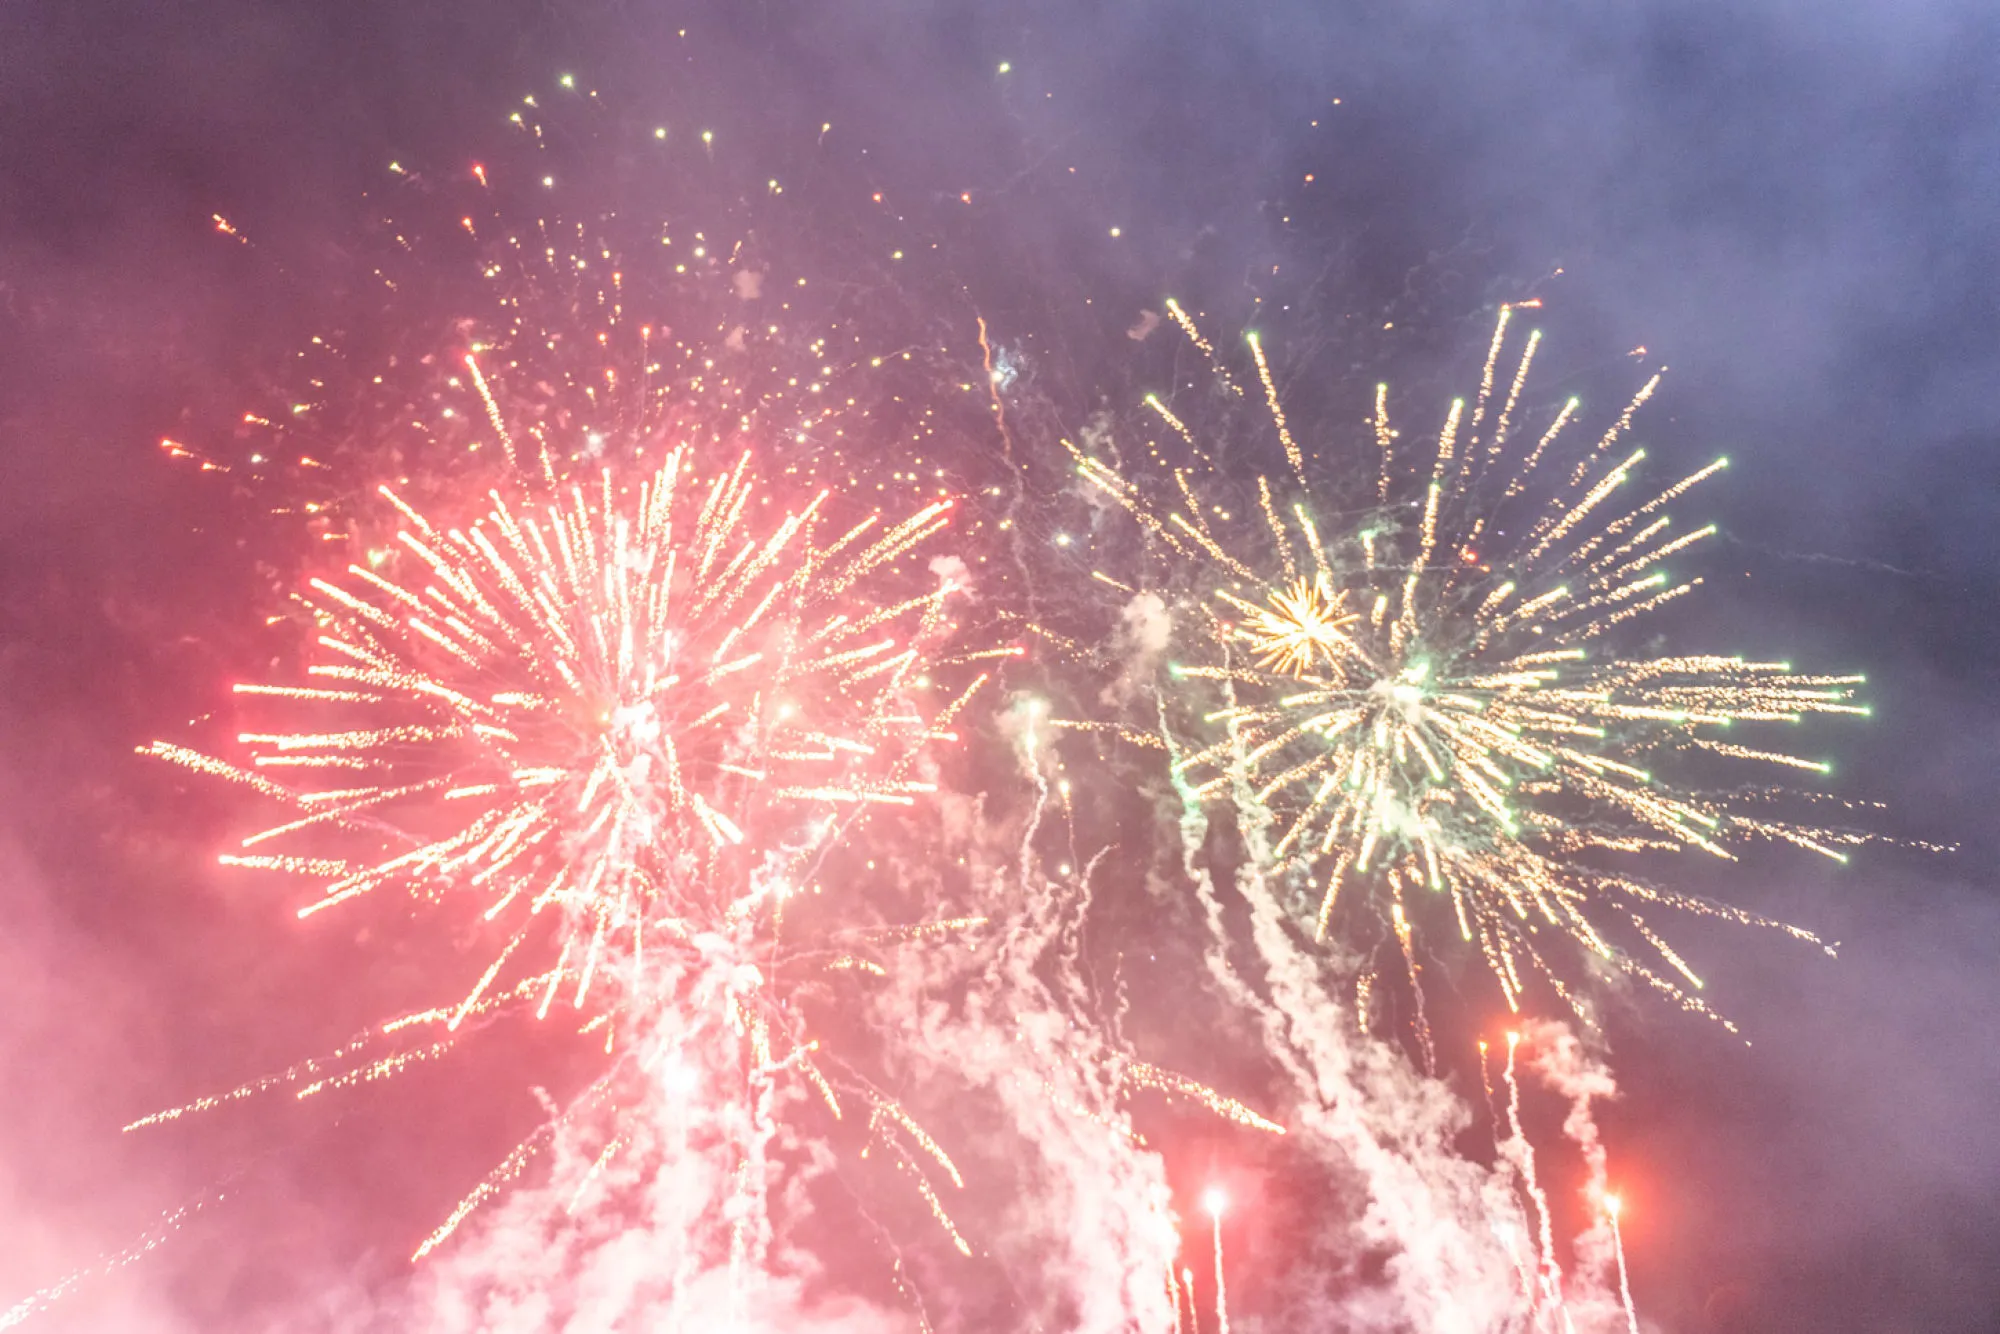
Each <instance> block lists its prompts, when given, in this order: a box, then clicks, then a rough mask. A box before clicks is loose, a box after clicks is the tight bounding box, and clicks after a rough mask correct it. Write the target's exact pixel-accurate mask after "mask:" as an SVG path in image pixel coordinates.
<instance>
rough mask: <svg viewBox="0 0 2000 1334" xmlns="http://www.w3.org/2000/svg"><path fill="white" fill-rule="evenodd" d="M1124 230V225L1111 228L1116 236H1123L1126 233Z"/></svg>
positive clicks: (1112, 233)
mask: <svg viewBox="0 0 2000 1334" xmlns="http://www.w3.org/2000/svg"><path fill="white" fill-rule="evenodd" d="M1124 231H1125V229H1124V228H1123V227H1113V228H1112V229H1111V235H1112V236H1114V237H1117V236H1121V235H1123V234H1124Z"/></svg>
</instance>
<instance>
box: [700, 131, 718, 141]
mask: <svg viewBox="0 0 2000 1334" xmlns="http://www.w3.org/2000/svg"><path fill="white" fill-rule="evenodd" d="M701 141H702V142H703V143H705V144H712V143H714V142H715V131H714V130H703V131H702V132H701Z"/></svg>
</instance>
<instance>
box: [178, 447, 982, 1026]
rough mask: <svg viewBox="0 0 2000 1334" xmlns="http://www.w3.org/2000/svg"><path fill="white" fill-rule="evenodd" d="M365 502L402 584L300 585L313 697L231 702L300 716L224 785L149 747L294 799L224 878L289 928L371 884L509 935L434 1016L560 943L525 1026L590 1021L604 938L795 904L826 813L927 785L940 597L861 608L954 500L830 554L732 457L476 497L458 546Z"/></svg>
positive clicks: (676, 932) (675, 936)
mask: <svg viewBox="0 0 2000 1334" xmlns="http://www.w3.org/2000/svg"><path fill="white" fill-rule="evenodd" d="M384 494H385V495H387V496H388V499H389V500H390V501H391V502H392V503H393V504H394V505H395V506H396V508H397V509H398V510H399V511H400V512H401V514H402V517H403V519H404V520H405V524H406V526H405V527H404V528H403V530H402V531H401V532H400V533H399V534H398V535H397V541H398V545H399V547H400V549H401V550H400V554H399V555H398V556H397V558H396V563H397V565H398V566H400V567H401V568H399V569H395V568H392V573H394V574H395V575H396V576H397V577H394V578H392V577H390V576H389V575H385V574H383V573H379V572H378V571H377V570H375V569H372V568H368V567H364V566H360V565H356V566H353V567H350V569H349V570H348V572H347V574H348V578H347V580H346V581H345V582H341V583H335V582H332V581H329V580H324V579H319V580H314V581H313V583H312V594H311V596H310V597H309V598H308V599H306V600H305V601H306V605H307V606H308V607H309V608H310V610H311V611H312V614H313V616H314V618H315V621H316V623H317V628H318V636H317V640H316V643H317V646H318V650H319V651H318V653H317V654H316V655H315V661H314V662H313V663H312V665H311V666H310V667H309V668H308V670H307V675H308V677H309V678H310V681H311V684H307V685H286V684H280V685H246V686H239V687H238V688H237V689H238V691H239V692H240V693H242V694H246V695H250V696H257V697H264V698H269V699H272V700H274V701H277V702H279V703H281V704H282V705H283V706H284V707H285V708H286V709H287V710H288V711H290V712H292V713H293V714H296V713H298V712H300V711H306V712H309V713H310V714H311V716H312V717H313V718H314V720H315V721H314V722H313V723H310V724H301V723H297V722H294V723H292V724H291V725H290V726H288V727H285V728H282V729H273V730H257V731H245V732H244V733H243V734H242V735H241V736H240V737H239V741H240V742H241V743H242V744H243V745H244V746H245V747H247V748H248V750H249V755H250V758H249V763H248V765H247V766H243V767H237V766H233V765H227V764H224V763H222V762H221V761H215V760H209V759H206V758H203V757H196V756H193V755H191V754H190V753H188V752H182V751H178V750H175V749H174V748H170V747H162V748H160V749H161V751H162V753H164V754H167V755H168V756H169V757H170V758H175V759H179V760H182V761H183V762H188V763H193V764H195V766H196V767H199V768H207V769H211V770H220V771H223V772H227V773H230V774H231V775H232V776H236V777H240V778H242V779H244V780H246V781H249V782H251V783H252V784H253V785H254V786H256V787H258V788H259V789H260V790H262V791H264V792H266V793H268V794H270V795H273V796H277V797H279V798H281V799H282V800H284V801H286V802H287V803H288V804H289V805H291V806H292V807H293V808H294V811H295V815H294V818H291V819H288V820H286V821H284V822H282V823H280V824H278V825H276V826H274V827H272V828H270V829H267V830H265V831H263V832H262V833H259V834H256V835H253V836H251V837H250V838H248V839H245V840H244V846H245V851H244V853H242V854H241V855H234V856H230V857H226V858H225V859H224V860H225V861H228V862H231V863H234V864H238V865H248V866H254V867H263V868H267V869H273V870H279V871H287V872H292V873H296V874H303V875H307V876H311V877H314V878H316V879H319V880H320V881H322V885H323V893H322V897H321V898H320V899H319V900H318V901H317V902H316V903H314V904H312V905H310V906H308V907H307V908H306V909H304V910H303V911H302V914H301V915H305V914H307V913H311V912H316V911H318V910H319V909H321V908H325V907H329V906H331V905H333V904H336V903H339V902H341V901H343V900H345V899H349V898H353V897H355V896H357V895H360V894H363V893H366V892H368V891H370V890H373V889H376V888H380V887H383V886H389V885H397V886H401V887H404V888H406V889H409V890H411V891H414V892H419V893H423V894H427V895H434V894H442V893H446V892H461V891H464V890H470V891H473V892H476V893H478V894H480V895H482V896H483V897H484V898H485V899H486V900H487V905H486V907H485V909H484V915H485V917H486V919H487V920H488V921H495V920H504V921H506V922H509V923H511V924H512V938H511V939H509V940H508V941H507V942H506V944H505V945H504V947H503V948H502V950H501V951H500V953H499V955H498V956H497V957H496V958H495V959H494V960H493V963H492V966H491V968H490V969H489V970H488V972H487V974H486V975H485V976H484V977H483V978H481V979H480V981H479V983H478V984H477V985H476V986H475V987H474V988H473V990H472V991H471V992H470V993H469V994H468V995H467V996H466V997H465V999H464V1001H463V1002H462V1003H461V1005H460V1006H459V1008H458V1011H457V1012H456V1014H455V1015H454V1016H453V1023H454V1026H455V1025H456V1022H457V1020H459V1019H462V1018H463V1017H464V1015H465V1014H466V1013H468V1012H469V1011H470V1010H471V1009H472V1008H473V1007H475V1006H476V1005H478V1003H479V1002H480V999H481V997H482V996H483V995H484V994H485V993H486V992H487V990H488V988H489V987H492V986H493V985H494V984H495V982H496V981H497V979H498V978H499V975H500V973H501V970H502V965H503V964H505V962H506V961H507V959H508V958H509V957H510V956H511V955H513V954H514V953H515V951H516V950H517V949H518V948H519V947H521V946H522V945H523V944H524V943H526V942H528V941H529V940H530V939H531V938H545V939H547V940H548V942H549V944H550V946H551V947H552V948H553V951H554V954H555V958H554V960H553V961H552V966H548V971H547V973H546V984H547V995H546V996H545V997H544V999H543V1002H542V1008H543V1010H544V1012H545V1011H546V1008H547V1005H548V999H549V998H550V997H553V995H554V994H555V992H556V990H557V988H558V985H559V984H560V983H562V982H563V981H564V980H565V979H567V980H568V981H569V982H570V983H571V984H573V990H574V999H575V1002H576V1003H577V1004H578V1005H581V1004H583V1003H584V1001H585V1000H586V998H587V996H588V993H589V990H590V987H591V983H592V980H593V977H594V976H595V975H596V973H597V970H598V967H599V964H600V962H601V960H602V958H603V956H604V953H605V951H606V949H607V946H609V945H611V944H612V943H613V942H616V943H617V945H618V948H619V950H620V954H621V957H627V958H629V959H631V960H633V961H638V960H643V959H644V958H645V956H646V954H647V951H648V950H649V949H652V950H655V951H658V950H661V949H666V950H668V951H670V952H671V951H688V950H694V951H696V952H699V953H712V952H713V950H714V947H715V945H716V943H717V942H719V941H720V940H723V939H727V938H730V937H732V936H734V935H736V934H737V932H738V928H739V927H741V926H742V924H743V923H744V922H745V921H746V920H747V919H751V918H754V917H756V916H757V915H759V914H760V913H762V912H764V911H766V910H775V908H776V905H777V904H778V903H780V902H781V901H782V900H783V898H784V897H786V896H787V895H788V894H790V893H792V892H795V891H796V890H797V889H799V888H801V886H800V885H799V884H797V883H796V880H797V874H798V872H799V871H800V869H801V867H802V866H803V865H804V861H805V857H806V854H807V853H808V852H809V851H810V850H812V849H813V848H814V847H816V846H817V845H818V844H820V843H821V842H822V841H823V839H824V837H825V835H826V834H827V832H828V830H829V829H830V828H831V825H832V823H833V821H831V820H830V819H828V818H827V817H828V816H830V815H833V814H835V813H837V812H839V811H840V810H842V809H848V810H852V809H857V808H860V807H863V806H866V805H870V804H892V805H907V804H909V803H910V802H911V801H912V800H913V796H914V794H916V793H918V792H921V791H924V790H927V785H926V784H924V783H922V782H920V781H916V780H915V779H913V778H912V777H911V776H910V772H909V770H910V765H911V762H912V760H913V757H914V756H915V755H916V754H917V752H918V751H919V750H920V749H921V747H922V746H923V745H924V744H925V743H927V742H928V741H929V740H930V739H931V737H932V731H931V727H932V723H931V720H930V713H931V712H932V711H931V710H928V709H926V708H923V707H920V704H919V701H918V698H917V697H918V696H920V695H922V694H923V693H924V690H923V688H922V687H920V686H919V685H918V684H917V681H918V679H919V678H923V679H925V680H926V681H927V679H928V678H925V677H924V673H925V671H926V670H927V669H928V667H929V665H930V658H929V657H928V654H927V648H928V646H929V645H931V644H933V643H934V642H936V641H937V640H938V638H939V637H940V635H941V633H942V632H943V630H944V628H945V623H944V615H945V612H944V608H945V602H946V599H947V597H948V596H949V594H950V592H951V591H952V590H951V588H950V586H949V585H948V584H943V585H939V586H937V587H935V588H934V589H932V590H931V591H929V592H926V593H921V594H918V595H917V596H914V597H905V598H902V599H900V600H896V601H887V602H872V601H868V600H866V599H863V598H858V597H857V596H855V591H856V586H857V585H858V584H860V583H861V582H862V581H864V580H866V579H868V577H869V576H870V575H871V573H873V572H876V571H879V570H882V569H883V568H884V567H886V566H888V565H890V564H891V563H893V562H894V561H895V560H896V559H897V558H898V557H899V556H901V555H903V554H904V553H906V552H907V551H909V550H910V549H911V548H912V547H914V546H915V545H916V544H918V543H919V542H921V541H923V540H924V539H925V538H927V537H930V536H931V535H933V534H935V533H936V532H937V531H938V530H939V529H941V528H942V527H943V526H944V524H945V522H946V515H947V512H948V509H949V503H948V502H938V503H935V504H932V505H930V506H927V507H925V508H923V509H920V510H919V511H917V512H916V513H915V514H913V515H911V516H909V517H908V518H906V519H904V520H902V521H901V522H898V523H890V524H885V523H884V522H883V521H882V520H881V519H880V517H879V516H868V517H865V518H863V519H862V520H861V521H860V522H859V523H856V524H853V525H852V526H850V527H849V528H848V529H846V530H844V531H842V532H839V533H837V534H834V535H833V536H831V538H826V537H823V536H822V534H821V532H820V530H819V528H818V526H817V524H818V521H819V519H820V514H819V511H820V510H821V508H822V506H823V503H824V502H825V500H826V496H825V495H824V494H822V495H821V496H819V497H817V498H815V499H812V500H811V501H810V502H809V503H807V504H804V505H803V506H801V507H799V508H796V509H792V510H789V511H786V512H784V513H783V514H782V515H781V516H780V517H779V518H778V519H776V520H775V521H770V520H768V518H767V516H768V514H769V510H768V509H765V508H764V506H763V502H764V497H762V496H761V495H760V494H758V491H757V486H756V482H755V479H754V476H753V474H752V473H751V471H750V468H749V460H748V459H747V457H746V458H744V459H742V460H740V461H738V462H737V464H736V465H735V467H734V468H733V469H728V470H725V471H722V472H720V473H718V474H716V475H714V476H712V477H709V478H706V479H699V478H697V477H696V476H695V473H694V468H693V464H692V463H691V461H689V460H688V459H686V458H685V457H684V456H683V455H682V454H679V453H676V454H674V455H673V456H671V457H670V458H669V459H668V460H667V461H666V463H665V464H664V465H663V466H662V467H661V468H660V469H659V470H658V471H657V472H656V473H654V474H652V475H650V476H648V477H646V478H645V479H644V481H643V482H642V483H641V484H640V485H638V486H637V487H635V488H633V489H632V490H631V492H630V493H629V494H627V495H624V496H621V495H619V494H617V493H616V492H615V491H614V487H613V483H612V481H611V478H610V476H609V474H606V475H605V476H604V477H602V478H601V479H598V485H597V486H595V487H593V488H591V492H586V491H585V489H584V488H583V487H581V486H574V485H572V486H568V487H563V488H558V489H555V493H554V494H553V495H551V496H549V497H547V498H545V499H542V500H531V501H528V502H526V503H525V504H513V503H509V502H508V501H507V500H505V499H503V498H502V497H501V496H500V495H499V494H498V493H495V494H494V496H493V498H492V505H491V508H490V510H489V511H488V513H487V514H486V515H485V516H484V517H482V518H481V519H480V520H479V521H478V522H477V523H474V524H472V525H471V526H470V527H469V528H464V529H460V528H449V529H440V528H439V527H438V526H435V525H433V524H432V523H431V522H430V521H429V520H427V519H426V518H425V517H424V516H423V515H421V514H419V513H418V512H417V511H416V510H415V509H414V508H412V507H410V506H409V505H407V504H405V503H404V502H403V501H402V500H401V499H400V498H398V497H396V496H395V495H394V494H391V493H388V492H386V491H385V493H384ZM753 506H754V508H753ZM808 705H809V706H810V707H808ZM280 777H282V778H284V779H286V780H289V781H286V782H280V781H278V780H279V778H280ZM306 838H316V839H320V840H322V841H321V842H320V843H318V844H316V845H315V847H314V849H313V851H312V852H311V853H310V854H306V853H299V852H294V853H282V852H277V853H274V852H267V851H262V850H259V849H262V848H264V847H265V846H268V845H272V844H278V843H281V842H283V841H292V842H297V841H299V840H301V839H306ZM329 853H333V854H334V855H329Z"/></svg>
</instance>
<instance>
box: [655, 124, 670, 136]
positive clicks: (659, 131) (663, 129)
mask: <svg viewBox="0 0 2000 1334" xmlns="http://www.w3.org/2000/svg"><path fill="white" fill-rule="evenodd" d="M653 137H654V138H655V139H664V138H666V137H667V127H666V126H664V125H662V126H660V128H659V129H657V130H654V131H653Z"/></svg>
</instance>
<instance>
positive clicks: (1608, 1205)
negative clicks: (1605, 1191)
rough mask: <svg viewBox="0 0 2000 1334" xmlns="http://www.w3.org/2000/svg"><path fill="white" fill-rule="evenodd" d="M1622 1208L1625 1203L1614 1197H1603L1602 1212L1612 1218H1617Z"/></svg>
mask: <svg viewBox="0 0 2000 1334" xmlns="http://www.w3.org/2000/svg"><path fill="white" fill-rule="evenodd" d="M1624 1207H1625V1201H1623V1200H1621V1199H1619V1198H1618V1197H1617V1196H1616V1195H1606V1196H1605V1197H1604V1212H1605V1213H1607V1214H1610V1215H1611V1216H1612V1217H1613V1218H1616V1217H1618V1211H1619V1210H1620V1209H1623V1208H1624Z"/></svg>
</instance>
